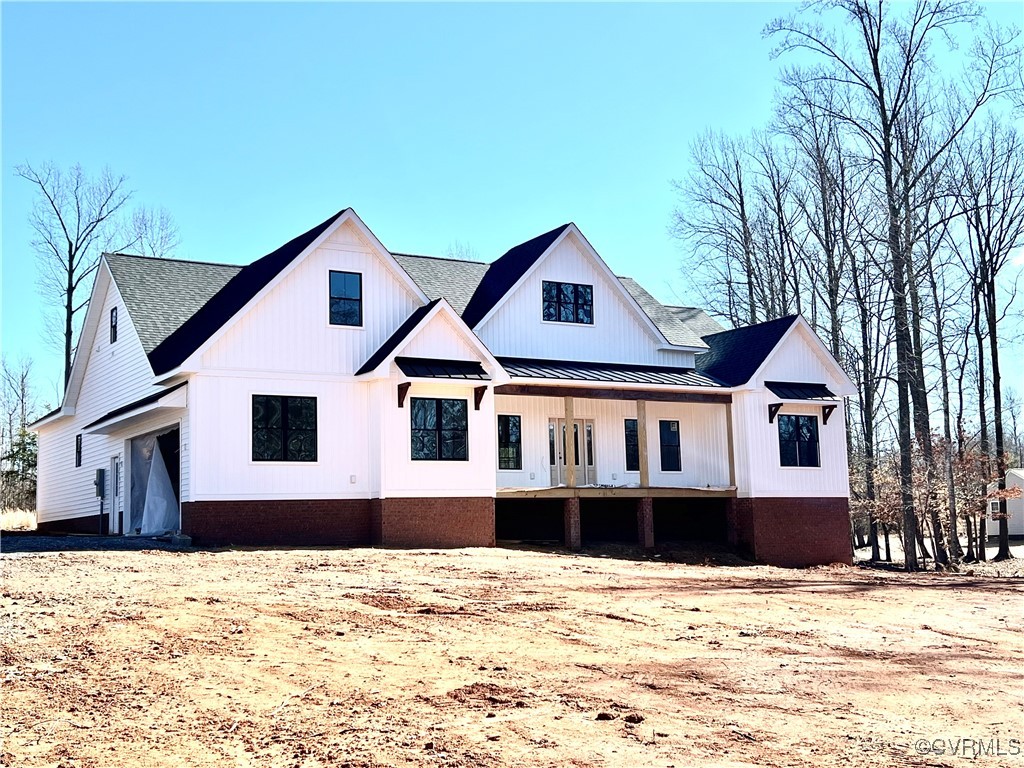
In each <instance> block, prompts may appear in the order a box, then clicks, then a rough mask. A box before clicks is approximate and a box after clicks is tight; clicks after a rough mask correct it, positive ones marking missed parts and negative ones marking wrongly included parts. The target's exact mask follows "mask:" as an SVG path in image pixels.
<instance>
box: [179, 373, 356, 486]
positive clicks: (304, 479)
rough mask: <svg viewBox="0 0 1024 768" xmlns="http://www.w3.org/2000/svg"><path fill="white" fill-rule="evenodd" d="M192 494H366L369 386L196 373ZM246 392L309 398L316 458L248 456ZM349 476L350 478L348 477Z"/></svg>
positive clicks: (192, 398)
mask: <svg viewBox="0 0 1024 768" xmlns="http://www.w3.org/2000/svg"><path fill="white" fill-rule="evenodd" d="M189 387H190V388H191V391H190V392H189V411H190V414H191V416H192V418H193V419H194V420H195V422H196V423H197V424H201V425H202V439H201V440H200V441H197V442H196V444H195V445H194V447H193V451H192V455H193V458H194V461H193V463H194V468H193V476H192V500H194V501H214V500H226V499H339V498H355V499H359V498H370V496H371V489H372V485H373V480H372V477H371V474H370V464H371V455H370V450H369V446H370V437H369V435H370V429H369V426H370V425H369V422H370V419H369V416H368V410H369V403H368V394H369V387H368V386H367V385H366V384H365V383H363V382H353V381H338V380H334V379H331V378H330V377H326V376H319V377H318V376H304V377H296V376H289V377H280V376H278V377H275V376H271V375H260V376H256V375H247V376H232V375H225V374H222V373H209V374H196V375H194V376H193V377H192V378H191V380H190V383H189ZM253 395H292V396H297V397H315V398H316V412H317V460H316V461H315V462H299V461H292V462H288V461H280V462H270V461H253V460H252V397H253ZM353 478H354V482H353Z"/></svg>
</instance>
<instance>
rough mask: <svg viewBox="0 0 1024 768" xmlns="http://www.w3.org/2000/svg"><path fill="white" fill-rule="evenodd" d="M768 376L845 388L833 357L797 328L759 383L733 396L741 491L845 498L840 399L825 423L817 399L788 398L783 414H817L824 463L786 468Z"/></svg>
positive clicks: (846, 479)
mask: <svg viewBox="0 0 1024 768" xmlns="http://www.w3.org/2000/svg"><path fill="white" fill-rule="evenodd" d="M765 381H791V382H806V383H813V384H825V385H826V386H828V387H829V388H830V389H831V390H832V391H833V392H838V391H840V390H841V389H842V388H843V383H842V382H840V381H839V380H838V379H837V378H836V377H835V375H834V374H833V372H832V370H831V365H830V363H829V361H827V360H825V359H824V358H823V357H822V356H821V354H820V353H819V352H818V351H817V342H816V341H814V340H812V339H810V338H808V337H807V335H806V331H804V330H803V328H800V327H798V328H797V329H795V330H794V331H793V333H791V334H789V336H787V337H786V339H785V340H784V341H783V342H782V344H781V345H780V346H779V348H778V349H776V350H775V352H774V353H773V354H772V356H771V358H770V359H769V360H768V362H767V364H766V365H765V367H764V369H763V370H762V371H761V372H759V374H758V375H757V377H756V378H755V380H754V381H753V382H752V384H753V385H754V386H756V387H757V389H756V390H754V391H750V392H738V393H736V394H735V395H734V396H733V402H734V405H733V422H734V425H735V429H736V441H735V442H736V453H737V466H736V469H737V478H738V489H739V490H738V492H739V495H740V496H754V497H758V496H764V497H846V496H849V493H850V477H849V463H848V459H847V454H846V426H845V424H846V421H845V419H846V414H845V407H844V404H843V403H842V401H841V398H839V400H840V402H839V405H838V407H837V408H836V410H835V412H834V413H833V414H832V415H831V417H830V418H829V420H828V424H824V423H823V422H822V415H821V412H822V408H821V405H820V404H818V403H815V402H813V401H806V402H803V403H786V404H784V405H783V406H782V409H781V410H780V411H779V413H780V414H783V415H784V414H793V415H801V414H802V415H807V416H816V417H817V418H818V443H819V445H818V450H819V456H820V462H821V466H820V467H783V466H782V460H781V457H780V454H779V420H778V418H776V419H775V421H773V422H772V423H769V422H768V405H769V403H775V402H778V401H779V399H778V398H777V397H776V396H775V395H774V394H772V393H771V392H770V391H768V390H767V389H764V382H765Z"/></svg>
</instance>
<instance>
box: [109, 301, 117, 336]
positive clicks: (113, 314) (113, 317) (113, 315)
mask: <svg viewBox="0 0 1024 768" xmlns="http://www.w3.org/2000/svg"><path fill="white" fill-rule="evenodd" d="M115 341H117V307H112V308H111V310H110V343H111V344H113V343H114V342H115Z"/></svg>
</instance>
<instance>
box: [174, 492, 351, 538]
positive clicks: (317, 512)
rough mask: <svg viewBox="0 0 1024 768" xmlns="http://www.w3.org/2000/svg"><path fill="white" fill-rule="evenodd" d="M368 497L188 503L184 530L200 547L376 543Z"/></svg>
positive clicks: (184, 506)
mask: <svg viewBox="0 0 1024 768" xmlns="http://www.w3.org/2000/svg"><path fill="white" fill-rule="evenodd" d="M370 518H371V515H370V500H369V499H301V500H300V499H288V500H281V501H275V500H269V499H265V500H259V501H187V502H185V503H184V504H182V505H181V529H182V532H183V533H185V534H187V535H188V536H191V537H192V541H193V542H194V543H195V544H198V545H203V546H206V545H222V544H243V545H260V544H270V545H278V544H281V545H301V546H328V545H342V546H359V545H366V544H369V543H370V541H371V524H370V522H371V520H370Z"/></svg>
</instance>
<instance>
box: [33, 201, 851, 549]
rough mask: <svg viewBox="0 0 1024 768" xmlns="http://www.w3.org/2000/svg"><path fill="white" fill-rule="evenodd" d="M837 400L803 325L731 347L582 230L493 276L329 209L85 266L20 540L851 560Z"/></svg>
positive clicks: (708, 323) (768, 330)
mask: <svg viewBox="0 0 1024 768" xmlns="http://www.w3.org/2000/svg"><path fill="white" fill-rule="evenodd" d="M854 392H855V389H854V386H853V384H852V383H851V382H850V379H849V378H848V377H847V376H846V374H845V373H844V372H843V370H842V369H841V368H840V367H839V365H838V364H837V363H836V361H835V360H834V359H833V358H832V357H831V355H830V354H829V353H828V351H827V349H826V348H825V347H824V346H823V345H822V343H821V342H820V341H819V339H818V338H817V337H816V336H815V334H814V332H813V331H812V330H811V328H810V326H809V325H808V324H807V322H806V321H804V320H803V318H801V317H799V316H795V317H786V318H782V319H778V320H773V321H771V322H767V323H761V324H759V325H754V326H750V327H746V328H740V329H737V330H732V331H723V330H721V328H720V326H718V325H717V323H715V321H713V320H712V319H711V318H710V317H708V316H707V315H706V314H704V313H703V312H701V311H700V310H695V309H691V308H685V307H670V306H664V305H662V304H660V303H659V302H657V301H656V300H655V299H654V298H653V297H652V296H651V295H650V294H649V293H647V292H646V291H645V290H644V289H643V288H642V287H641V286H639V285H638V284H637V283H636V282H634V281H633V280H630V279H628V278H620V277H616V275H615V274H614V273H613V272H612V271H611V270H610V269H609V268H608V266H607V265H606V264H605V262H604V261H603V260H602V259H601V257H600V256H599V255H598V254H597V252H596V251H595V250H594V249H593V248H592V247H591V245H590V243H589V242H587V240H586V238H585V237H584V236H583V234H582V233H581V232H580V231H579V229H578V228H577V227H576V226H575V225H573V224H566V225H563V226H560V227H558V228H556V229H553V230H551V231H550V232H546V233H544V234H542V235H539V236H538V237H535V238H533V239H531V240H528V241H527V242H525V243H522V244H520V245H517V246H515V247H514V248H512V249H511V250H509V251H508V252H507V253H505V254H504V255H503V256H502V257H501V258H499V259H497V260H496V261H494V262H493V263H490V264H485V263H479V262H471V261H458V260H451V259H439V258H432V257H426V256H414V255H407V254H398V253H392V252H390V251H389V250H388V249H387V248H385V247H384V246H383V245H382V244H381V242H380V241H379V240H378V239H377V238H376V237H375V236H374V234H373V233H372V232H371V231H370V230H369V229H368V228H367V227H366V225H365V224H364V223H363V222H362V221H361V220H360V218H359V217H358V216H357V215H356V214H355V212H354V211H353V210H351V209H345V210H343V211H341V212H339V213H337V214H335V215H334V216H331V217H330V218H329V219H327V220H326V221H324V222H322V223H321V224H319V225H317V226H316V227H314V228H313V229H311V230H309V231H308V232H306V233H304V234H302V235H299V236H298V237H296V238H295V239H294V240H291V241H290V242H288V243H286V244H285V245H283V246H281V247H280V248H278V249H277V250H275V251H273V252H272V253H270V254H268V255H267V256H264V257H263V258H261V259H258V260H257V261H254V262H252V263H251V264H249V265H248V266H245V267H239V266H232V265H227V264H211V263H201V262H191V261H177V260H163V259H150V258H143V257H138V256H128V255H122V254H105V255H104V257H103V259H102V262H101V264H100V268H99V271H98V273H97V277H96V281H95V285H94V287H93V293H92V299H91V302H90V304H89V309H88V313H87V316H86V318H85V322H84V327H83V330H82V335H81V341H80V344H79V352H78V355H77V356H76V359H75V362H74V365H73V368H72V375H71V379H70V382H69V384H68V387H67V391H66V393H65V396H64V401H63V403H62V404H61V407H60V408H59V409H57V410H56V411H54V412H53V413H51V414H48V415H47V416H45V417H44V418H42V419H41V420H39V421H38V422H36V424H35V425H34V428H35V429H36V430H37V431H38V434H39V454H40V456H39V499H38V508H39V523H40V528H42V529H44V530H45V529H78V530H90V531H92V530H101V529H108V530H109V531H111V532H114V533H143V534H150V533H159V532H163V531H164V530H168V529H180V530H181V531H183V532H184V533H187V534H189V535H191V536H192V537H193V538H194V540H195V541H196V542H197V543H200V544H202V543H228V542H230V543H236V544H256V543H302V544H380V545H385V546H468V545H472V546H479V545H493V544H494V543H495V540H496V538H501V539H504V538H517V539H524V538H526V539H559V540H561V541H563V542H564V543H565V544H566V545H568V546H570V547H578V546H579V545H580V543H581V541H587V540H598V539H602V538H629V539H632V540H638V541H639V542H640V543H642V544H644V545H646V546H652V545H653V544H654V542H655V540H656V539H658V540H664V539H678V538H710V539H720V540H721V541H724V542H730V543H732V544H733V545H734V546H736V547H738V548H740V549H741V550H743V551H745V552H747V553H749V554H750V555H752V556H753V557H755V558H756V559H758V560H761V561H764V562H770V563H777V564H782V565H805V564H810V563H827V562H835V561H840V562H849V561H850V557H851V552H850V544H849V515H848V481H847V458H846V441H845V432H844V429H845V427H844V419H845V415H844V408H843V397H845V396H848V395H852V394H854ZM570 436H571V437H570ZM567 438H568V439H567ZM97 470H102V473H101V476H99V478H98V479H97V477H98V473H97ZM101 505H102V506H101Z"/></svg>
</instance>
